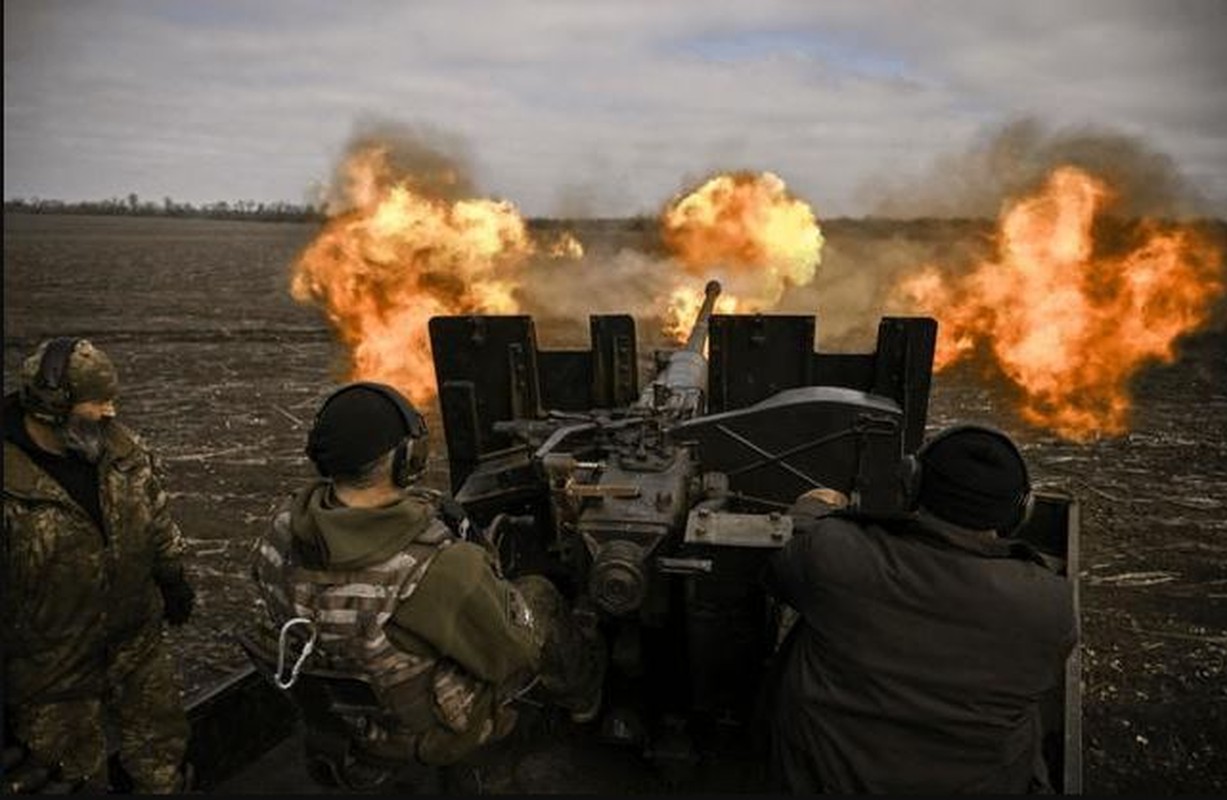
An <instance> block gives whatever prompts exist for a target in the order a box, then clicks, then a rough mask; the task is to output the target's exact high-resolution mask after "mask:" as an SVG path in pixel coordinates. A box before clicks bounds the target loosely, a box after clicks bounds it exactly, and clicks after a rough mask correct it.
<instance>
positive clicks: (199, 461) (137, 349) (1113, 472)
mask: <svg viewBox="0 0 1227 800" xmlns="http://www.w3.org/2000/svg"><path fill="white" fill-rule="evenodd" d="M1221 231H1222V228H1220V233H1221ZM824 232H825V234H826V237H827V250H826V258H825V261H824V264H823V268H822V270H823V271H822V273H820V277H819V279H818V281H817V282H816V286H817V288H816V289H815V294H814V295H813V296H814V298H817V299H815V300H814V302H815V308H816V310H817V312H818V315H819V347H820V348H823V349H826V348H825V347H824V345H828V346H829V342H830V339H828V338H826V337H827V335H828V334H829V333H830V332H831V331H832V329H833V327H834V331H835V333H837V334H847V335H846V336H844V337H843V340H846V341H854V340H855V338H856V336H855V335H856V332H857V326H856V325H855V324H853V323H849V322H848V320H847V308H846V307H847V305H848V304H847V302H844V303H843V306H844V307H843V309H842V310H841V311H840V313H841V314H843V317H840V318H839V319H838V320H837V324H836V325H835V326H831V325H827V326H825V327H824V326H823V324H822V323H823V319H824V316H823V313H824V309H823V307H822V306H823V303H824V302H826V301H823V300H822V299H821V292H822V291H823V290H824V289H823V287H824V285H829V286H830V287H831V294H832V295H833V296H839V297H845V298H846V297H855V296H857V294H856V292H855V289H856V286H857V281H856V279H855V276H856V275H857V271H856V270H857V268H858V265H860V264H891V265H894V266H897V265H898V264H899V263H901V262H902V261H903V260H906V259H907V258H911V257H914V256H925V255H932V254H933V253H935V252H940V251H942V249H943V248H949V249H951V250H954V249H958V248H960V247H962V245H963V241H962V239H963V238H964V237H965V236H967V235H968V234H969V231H968V229H966V228H965V227H962V226H959V225H955V224H947V225H938V226H932V225H930V226H928V227H925V226H918V225H915V224H912V225H905V224H891V223H888V222H882V221H876V222H873V223H859V224H858V223H851V222H843V223H833V224H832V225H830V226H828V227H826V228H825V230H824ZM313 233H314V228H313V227H312V226H311V225H299V224H288V223H287V224H274V223H248V222H216V221H206V220H164V219H135V218H101V217H99V218H91V217H50V216H25V215H11V214H9V215H6V216H5V219H4V236H5V239H4V337H5V339H4V368H5V371H4V387H5V391H6V392H7V391H11V390H12V389H13V388H15V386H16V380H15V375H16V367H17V365H18V363H19V361H20V358H21V357H22V355H23V354H24V353H26V352H27V351H28V350H29V349H31V348H32V347H33V346H34V345H35V344H36V343H37V342H38V341H39V339H41V338H43V337H46V336H50V335H59V334H78V335H88V336H90V337H92V338H93V339H94V340H95V341H96V342H97V343H98V344H99V345H100V346H102V347H103V348H105V349H106V350H107V351H108V353H110V354H111V355H112V357H113V358H114V359H115V361H116V362H117V364H118V366H119V369H120V374H121V381H122V395H121V415H122V417H123V418H125V419H126V420H127V421H128V422H129V424H131V425H132V426H133V427H135V428H136V429H137V430H138V431H139V432H141V433H142V434H143V435H144V437H145V438H146V440H147V441H148V442H149V443H150V444H151V445H152V446H153V447H154V449H155V450H156V451H157V452H158V453H159V454H160V455H161V456H162V458H163V460H164V462H165V464H166V468H167V474H168V481H169V489H170V491H171V495H172V502H173V504H174V506H173V507H174V511H175V513H176V515H177V516H178V518H179V520H180V522H181V526H182V528H183V530H184V533H185V534H186V536H187V541H188V546H189V558H190V568H191V570H192V572H193V574H194V575H196V576H197V583H198V590H199V607H198V611H197V614H196V616H195V617H194V618H193V621H192V622H191V624H189V625H187V626H186V627H185V628H184V629H182V630H180V631H176V632H174V633H173V634H172V637H173V643H174V646H175V649H176V651H177V652H178V654H179V655H180V658H181V663H182V666H183V670H184V675H185V678H186V681H187V684H188V687H189V691H190V692H191V693H197V692H200V691H202V690H204V689H206V688H207V687H209V686H210V685H212V684H213V683H215V682H216V681H218V680H219V679H221V678H222V677H224V676H226V675H227V674H229V673H230V672H231V671H232V670H233V669H235V668H236V667H237V666H239V665H240V664H241V663H242V657H241V655H240V654H239V653H238V652H237V651H236V649H235V648H234V647H233V646H232V645H231V644H230V643H229V642H228V641H227V639H226V633H227V631H228V629H229V627H230V625H232V624H233V622H234V621H235V620H236V619H239V618H241V617H242V615H244V614H246V613H248V612H249V610H250V608H251V605H252V602H253V600H254V592H253V591H252V590H251V587H250V586H249V584H248V582H247V580H246V566H247V556H248V550H249V547H250V544H251V542H252V540H253V538H254V536H255V535H256V534H257V533H258V532H259V531H260V530H261V526H262V525H263V523H264V521H265V520H266V519H267V517H268V516H269V513H270V512H271V510H272V509H273V508H274V507H275V506H276V504H277V503H278V502H279V501H280V499H281V498H282V497H283V496H284V495H285V494H286V493H288V492H289V491H291V490H292V489H293V488H294V487H295V486H296V485H297V484H298V483H299V482H300V481H301V480H302V479H303V478H305V477H307V476H308V475H309V471H308V466H307V464H306V462H305V459H304V458H303V455H302V447H303V441H304V438H305V434H306V430H307V426H308V424H309V421H310V418H311V415H312V414H313V412H314V409H315V406H316V405H317V403H318V401H319V400H320V399H321V398H322V397H323V396H324V395H325V394H326V393H327V392H328V391H329V390H330V388H332V387H333V386H334V385H335V383H336V382H337V381H338V380H339V378H340V377H341V375H340V369H341V364H342V353H341V352H340V350H339V348H338V346H337V345H336V344H335V343H334V342H333V339H332V336H331V335H330V333H329V331H328V330H327V328H326V326H325V325H324V324H323V322H322V319H321V316H320V315H319V313H318V312H317V311H316V310H314V309H311V308H305V307H301V306H298V305H296V304H295V303H294V302H293V301H292V300H291V299H290V298H289V296H288V293H287V291H286V286H287V280H288V265H289V264H290V263H291V261H292V260H293V258H294V256H295V254H296V253H297V252H298V251H299V249H300V248H301V247H302V246H303V245H305V244H306V243H307V242H308V241H309V240H310V238H311V236H312V235H313ZM577 233H578V235H579V237H580V239H581V240H585V238H586V237H588V238H593V237H597V236H601V237H604V247H605V248H606V249H607V250H608V251H610V252H612V251H614V250H615V249H617V248H618V247H621V246H623V245H624V244H625V242H626V241H632V240H633V239H634V235H633V232H630V231H628V230H627V229H626V228H625V226H622V227H618V226H610V225H607V226H603V227H601V228H600V229H597V228H592V229H591V230H587V231H585V230H584V229H580V230H579V231H577ZM618 237H620V238H618ZM1221 238H1222V239H1224V245H1225V246H1227V235H1224V236H1222V237H1221ZM892 268H893V267H892ZM824 280H826V281H828V283H827V284H824V283H823V281H824ZM805 300H806V298H805V297H801V298H793V300H792V302H793V303H794V305H795V304H797V303H803V302H805ZM598 310H601V311H605V310H607V309H598ZM854 310H855V311H856V312H857V314H859V315H860V316H861V317H866V316H874V311H875V309H874V308H873V307H872V305H871V304H869V303H864V304H862V306H861V307H858V308H856V309H854ZM1220 312H1221V309H1220ZM1223 319H1224V315H1223V314H1222V313H1220V314H1219V315H1218V317H1217V320H1218V321H1217V322H1216V323H1215V325H1214V327H1213V329H1212V330H1211V331H1210V332H1209V333H1205V334H1202V335H1199V336H1197V337H1194V338H1191V339H1189V340H1188V341H1186V342H1185V343H1184V344H1183V346H1182V348H1181V353H1182V354H1181V358H1180V360H1179V361H1178V362H1177V363H1175V364H1173V365H1168V366H1155V367H1152V368H1149V369H1147V370H1145V371H1144V372H1143V373H1141V374H1140V375H1138V376H1137V378H1136V379H1135V381H1134V384H1133V388H1134V392H1135V396H1136V400H1137V403H1136V409H1135V414H1134V418H1133V424H1132V430H1131V432H1130V433H1129V434H1127V435H1125V436H1120V437H1113V438H1104V439H1101V440H1098V441H1093V442H1089V443H1085V444H1072V443H1068V442H1064V441H1061V440H1059V439H1057V438H1055V437H1053V436H1052V435H1050V434H1047V433H1045V432H1043V431H1038V430H1034V429H1031V428H1028V427H1027V426H1025V425H1024V424H1023V423H1021V422H1020V421H1019V420H1018V419H1017V417H1015V416H1014V414H1013V412H1012V411H1011V406H1010V399H1009V397H1008V396H1007V395H1005V394H1003V393H1002V392H999V391H996V390H993V389H992V388H990V387H988V386H987V385H986V384H985V383H984V382H983V381H982V380H980V379H979V378H978V377H977V375H976V374H974V373H973V372H972V371H971V370H962V371H957V372H947V373H942V374H939V375H937V376H936V377H935V381H934V386H933V393H932V401H931V408H930V418H929V423H930V426H931V427H940V426H944V425H946V424H949V423H951V422H954V421H973V420H979V421H988V422H991V423H994V424H997V425H999V426H1000V427H1002V428H1004V429H1006V430H1008V431H1009V432H1011V433H1012V434H1014V435H1015V436H1016V437H1017V438H1018V440H1019V441H1020V442H1021V443H1022V445H1023V447H1024V449H1025V452H1026V454H1027V456H1028V459H1029V461H1030V463H1031V465H1032V469H1033V472H1034V474H1035V477H1036V479H1037V483H1038V484H1039V485H1040V486H1041V487H1044V488H1053V489H1060V490H1064V491H1067V492H1069V493H1071V494H1073V495H1074V496H1075V497H1076V498H1077V499H1078V501H1079V503H1080V507H1081V514H1082V527H1081V546H1082V570H1081V574H1080V590H1081V610H1082V634H1083V641H1082V645H1081V647H1082V656H1083V712H1084V737H1083V750H1084V786H1085V790H1086V791H1087V792H1088V793H1095V794H1101V793H1102V794H1115V793H1138V794H1151V793H1153V794H1176V793H1220V794H1221V793H1223V792H1224V791H1227V328H1225V327H1224V324H1223V322H1222V320H1223ZM866 324H867V325H868V324H871V325H872V326H876V316H875V318H874V319H872V320H870V322H869V323H866ZM640 336H641V337H643V336H644V330H643V327H642V326H641V328H640ZM544 344H545V345H547V346H549V345H550V342H548V341H546V342H544ZM436 422H437V420H436ZM439 427H440V426H439V425H438V424H435V425H434V430H435V432H436V434H437V433H438V428H439ZM432 452H433V453H435V454H436V455H435V456H433V457H432V460H431V464H430V469H429V472H428V476H427V480H428V482H429V483H431V484H432V485H435V486H439V487H444V486H445V484H446V476H447V471H446V461H445V458H444V455H443V448H442V443H441V440H439V441H437V442H436V446H435V447H434V448H433V450H432ZM615 769H616V768H615Z"/></svg>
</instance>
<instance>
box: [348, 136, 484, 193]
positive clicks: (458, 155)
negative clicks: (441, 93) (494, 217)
mask: <svg viewBox="0 0 1227 800" xmlns="http://www.w3.org/2000/svg"><path fill="white" fill-rule="evenodd" d="M372 147H380V148H383V149H384V150H385V151H386V153H387V164H388V167H389V170H390V173H391V176H392V177H393V178H394V179H396V180H404V181H406V182H407V184H408V185H409V186H411V187H412V188H413V189H414V191H416V192H418V193H419V194H422V195H424V196H426V197H433V198H437V199H440V200H446V201H448V202H454V201H456V200H460V199H462V198H466V197H476V196H478V194H477V188H476V186H475V185H474V183H473V178H472V168H471V166H470V164H471V161H472V157H471V155H470V153H469V148H468V145H467V144H466V142H465V141H464V140H463V139H462V138H461V137H460V136H457V135H456V134H452V133H447V132H444V131H441V130H439V129H437V128H434V127H431V126H428V125H411V124H408V123H404V122H397V121H394V120H388V119H382V118H375V117H369V118H366V119H362V120H359V121H358V122H357V123H356V124H355V126H354V133H353V134H352V135H351V136H350V138H349V141H348V142H347V143H346V145H345V152H344V155H343V157H342V158H341V159H340V160H339V161H338V164H337V167H336V170H335V172H334V174H333V179H332V181H331V184H330V190H329V194H328V197H327V202H328V208H329V211H330V212H332V211H336V210H342V209H344V208H345V206H346V205H347V203H348V202H349V198H348V196H347V194H346V191H345V190H346V175H345V171H344V166H345V164H346V162H347V161H348V160H349V158H350V156H352V155H355V154H357V153H360V152H362V151H365V150H369V149H370V148H372Z"/></svg>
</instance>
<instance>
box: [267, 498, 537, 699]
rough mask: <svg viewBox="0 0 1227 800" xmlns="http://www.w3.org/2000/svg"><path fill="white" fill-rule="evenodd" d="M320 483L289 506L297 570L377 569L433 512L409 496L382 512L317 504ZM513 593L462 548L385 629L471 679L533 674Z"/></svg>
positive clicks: (448, 552)
mask: <svg viewBox="0 0 1227 800" xmlns="http://www.w3.org/2000/svg"><path fill="white" fill-rule="evenodd" d="M327 492H328V483H327V482H325V481H320V482H318V483H315V484H313V485H312V486H310V487H309V488H308V489H306V490H305V491H303V492H300V493H299V495H298V496H297V497H296V498H295V500H294V502H293V503H292V505H291V507H290V527H291V530H292V531H293V536H294V543H295V548H296V549H297V550H298V552H299V553H300V554H301V556H302V557H303V564H304V566H308V567H311V568H313V569H333V570H354V569H362V568H364V567H369V566H371V565H372V564H376V563H379V562H380V561H383V560H384V559H386V558H388V556H390V555H392V554H393V553H396V552H397V551H398V550H401V549H403V548H405V547H407V546H409V545H410V544H412V543H413V542H414V541H415V540H417V538H418V537H419V536H421V535H422V533H424V532H425V531H426V529H427V527H428V526H429V524H430V522H431V520H432V519H434V515H435V511H434V509H433V508H432V507H430V506H429V505H428V504H426V503H424V502H422V501H421V500H419V499H417V498H414V497H406V498H405V499H403V500H402V501H400V502H398V503H395V504H393V505H390V506H386V507H384V508H377V509H366V508H346V507H344V506H329V505H326V504H324V503H323V502H322V497H323V496H324V495H325V494H326V493H327ZM517 608H518V606H517V605H516V599H515V593H514V589H513V588H512V586H511V583H510V582H509V581H506V580H503V579H502V578H501V577H500V576H499V575H498V572H497V569H496V567H495V565H494V562H493V559H492V557H491V556H490V555H489V553H487V552H486V551H485V550H484V549H483V548H481V547H479V546H477V545H475V544H471V543H469V542H456V543H454V544H453V545H452V546H451V547H449V548H447V549H445V550H443V551H442V552H440V553H439V555H438V556H437V557H436V558H435V560H434V561H433V563H432V564H431V566H430V568H429V569H427V570H426V574H425V576H423V578H422V580H421V583H420V585H419V586H418V587H417V589H416V590H415V591H414V593H413V595H412V596H411V597H410V598H409V599H408V600H406V601H404V602H403V603H401V604H400V605H399V606H398V607H397V609H396V611H395V612H394V614H393V615H392V618H391V619H390V620H389V621H388V623H387V625H386V626H385V632H386V633H387V635H388V639H389V640H391V641H392V643H393V644H395V645H396V646H397V647H400V648H401V649H403V650H406V651H408V652H412V653H415V654H420V655H427V656H432V657H436V658H437V657H440V656H443V657H447V658H450V659H452V660H453V661H455V662H457V663H458V664H460V665H461V666H462V667H464V668H465V669H466V670H468V671H469V672H470V673H472V674H473V675H474V676H475V677H477V678H479V679H481V680H482V681H487V682H490V683H492V684H501V683H503V682H504V681H506V680H508V679H509V678H511V677H513V676H516V675H519V674H523V673H525V672H527V673H532V672H535V671H536V669H537V667H538V662H539V659H540V649H541V645H540V642H538V641H536V640H535V638H534V635H533V632H532V630H531V629H530V628H528V627H526V626H524V625H523V624H521V623H520V622H519V621H518V618H517Z"/></svg>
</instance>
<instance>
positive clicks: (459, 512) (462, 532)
mask: <svg viewBox="0 0 1227 800" xmlns="http://www.w3.org/2000/svg"><path fill="white" fill-rule="evenodd" d="M439 518H440V519H442V520H443V524H444V525H446V526H447V527H448V528H449V529H450V530H451V532H452V533H454V534H456V535H457V536H459V537H460V538H461V539H464V540H465V541H466V542H471V541H473V525H472V524H471V523H470V522H469V515H468V514H467V513H465V510H464V506H462V505H460V504H459V503H457V502H456V501H455V500H453V499H452V498H450V497H447V498H444V499H443V500H442V501H440V503H439Z"/></svg>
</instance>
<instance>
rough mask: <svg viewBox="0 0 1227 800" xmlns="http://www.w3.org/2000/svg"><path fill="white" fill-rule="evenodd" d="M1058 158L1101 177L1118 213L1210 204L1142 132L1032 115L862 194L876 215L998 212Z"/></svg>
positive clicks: (1181, 213)
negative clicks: (1048, 122) (1054, 126)
mask: <svg viewBox="0 0 1227 800" xmlns="http://www.w3.org/2000/svg"><path fill="white" fill-rule="evenodd" d="M1062 165H1070V166H1076V167H1081V168H1083V169H1085V170H1086V171H1088V172H1091V173H1092V174H1094V175H1096V176H1098V177H1100V178H1103V179H1105V180H1106V181H1107V182H1108V184H1109V185H1110V186H1111V187H1113V189H1114V190H1115V191H1116V192H1117V197H1118V202H1117V203H1115V204H1114V205H1113V206H1112V207H1111V208H1109V209H1107V211H1108V212H1109V213H1112V214H1115V215H1118V216H1122V217H1139V216H1146V217H1161V218H1166V219H1178V218H1185V217H1190V216H1196V215H1200V214H1204V213H1205V209H1206V207H1207V206H1206V201H1205V199H1204V198H1203V197H1202V196H1201V195H1200V194H1199V193H1198V192H1197V191H1196V190H1195V189H1194V188H1193V186H1192V185H1191V184H1190V183H1189V181H1188V180H1187V178H1185V176H1183V175H1182V174H1181V172H1180V170H1179V169H1178V168H1177V166H1176V164H1175V162H1174V161H1173V160H1172V159H1171V157H1169V156H1167V155H1165V154H1163V153H1160V152H1158V151H1156V150H1155V149H1154V148H1152V147H1151V146H1150V145H1148V144H1147V143H1146V142H1144V141H1142V140H1141V139H1139V138H1137V137H1134V136H1129V135H1127V134H1124V133H1120V132H1117V131H1111V130H1107V129H1104V128H1098V127H1095V126H1091V125H1087V126H1081V127H1076V128H1063V129H1059V130H1051V129H1049V128H1048V127H1047V126H1045V125H1044V124H1042V123H1041V122H1039V121H1037V120H1035V119H1019V120H1015V121H1012V122H1009V123H1007V124H1006V125H1004V126H1002V127H1000V128H995V129H992V130H989V131H987V132H986V134H985V135H984V136H983V138H982V139H981V140H980V141H977V142H976V143H975V144H973V145H972V147H971V148H969V149H968V150H966V151H964V152H960V153H955V154H950V155H946V156H943V157H941V158H939V159H938V160H937V162H936V163H935V164H934V165H933V167H932V168H931V169H930V170H928V171H927V172H926V173H925V174H924V175H922V176H921V177H919V178H911V179H899V178H892V177H891V176H885V177H880V178H878V179H876V180H875V181H874V183H873V188H872V189H867V190H865V191H864V192H863V194H865V195H866V197H867V199H868V200H869V205H870V207H872V208H873V209H874V215H875V216H884V217H891V218H896V219H900V218H903V219H910V218H920V217H963V218H968V217H979V218H985V217H988V218H996V217H997V216H998V215H999V214H1000V212H1001V210H1002V205H1003V203H1005V202H1007V201H1009V200H1010V199H1012V198H1015V197H1018V196H1020V195H1024V194H1028V193H1030V192H1033V191H1035V190H1036V189H1037V188H1039V186H1040V185H1041V184H1042V183H1043V181H1044V179H1045V177H1046V176H1047V175H1048V174H1049V173H1050V172H1051V171H1052V170H1053V169H1055V168H1056V167H1059V166H1062Z"/></svg>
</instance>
